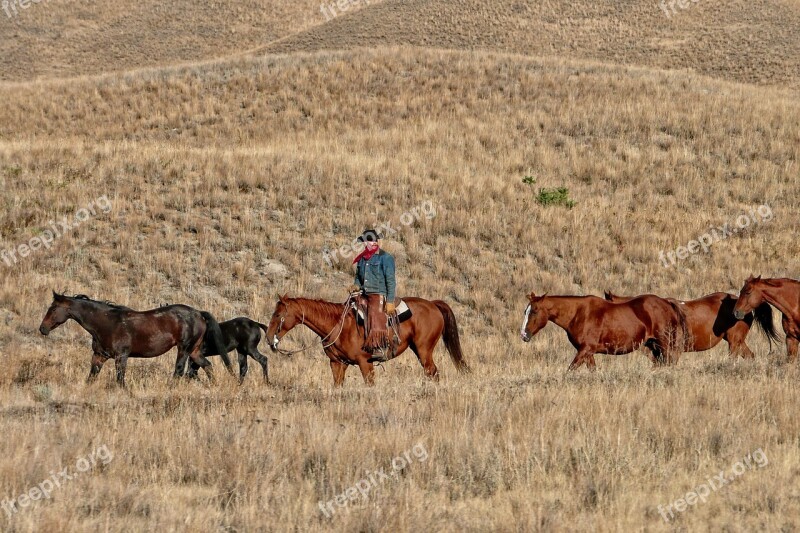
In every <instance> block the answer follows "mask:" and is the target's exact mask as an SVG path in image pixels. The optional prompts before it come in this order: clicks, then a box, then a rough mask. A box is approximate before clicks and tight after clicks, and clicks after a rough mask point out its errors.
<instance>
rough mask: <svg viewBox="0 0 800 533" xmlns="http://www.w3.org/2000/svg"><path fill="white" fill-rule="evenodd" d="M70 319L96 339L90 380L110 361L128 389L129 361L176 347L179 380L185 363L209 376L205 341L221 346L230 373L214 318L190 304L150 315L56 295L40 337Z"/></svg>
mask: <svg viewBox="0 0 800 533" xmlns="http://www.w3.org/2000/svg"><path fill="white" fill-rule="evenodd" d="M69 319H72V320H74V321H75V322H77V323H78V324H80V326H81V327H82V328H83V329H85V330H86V331H88V332H89V334H90V335H91V336H92V351H93V352H94V355H93V356H92V366H91V370H90V371H89V378H88V380H89V381H93V380H94V378H96V377H97V374H98V373H99V372H100V369H101V368H102V366H103V363H105V362H106V361H107V360H108V359H114V363H115V364H116V367H117V383H118V384H119V385H121V386H124V385H125V368H126V366H127V364H128V357H158V356H159V355H162V354H164V353H166V352H167V351H169V350H170V349H172V348H173V347H175V346H177V347H178V360H177V362H176V363H175V377H180V376H182V375H183V371H184V367H185V366H186V361H187V360H188V359H189V358H191V359H192V361H194V362H195V363H197V364H198V365H199V366H200V367H201V368H203V369H205V371H206V373H207V374H208V375H209V377H212V374H211V368H210V366H211V363H210V362H209V361H208V359H206V358H205V357H203V355H202V354H201V352H200V349H201V346H202V344H203V341H204V339H206V337H207V336H208V339H209V341H210V342H214V343H217V344H218V349H219V350H220V352H221V353H222V354H223V355H222V361H223V362H224V363H225V366H226V367H227V368H228V371H229V372H231V373H232V372H233V371H232V369H231V361H230V359H229V358H228V352H227V351H224V343H223V339H222V332H221V331H220V329H219V324H217V321H216V320H214V317H213V316H211V314H210V313H207V312H205V311H198V310H197V309H194V308H191V307H189V306H186V305H168V306H166V307H159V308H158V309H153V310H150V311H141V312H140V311H134V310H133V309H130V308H128V307H125V306H122V305H116V304H112V303H110V302H101V301H97V300H92V299H90V298H89V297H88V296H85V295H82V294H81V295H78V296H65V295H63V294H57V293H56V292H55V291H53V303H52V304H51V305H50V308H49V309H48V310H47V313H46V314H45V316H44V318H43V319H42V324H41V325H40V326H39V332H40V333H41V334H42V335H47V334H49V333H50V332H51V331H52V330H54V329H55V328H57V327H58V326H60V325H61V324H63V323H64V322H66V321H67V320H69Z"/></svg>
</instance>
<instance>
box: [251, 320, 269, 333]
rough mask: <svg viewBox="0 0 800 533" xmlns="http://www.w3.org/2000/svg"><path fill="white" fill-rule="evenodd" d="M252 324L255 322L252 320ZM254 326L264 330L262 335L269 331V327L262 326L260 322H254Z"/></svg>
mask: <svg viewBox="0 0 800 533" xmlns="http://www.w3.org/2000/svg"><path fill="white" fill-rule="evenodd" d="M253 322H256V321H255V320H253ZM256 325H257V326H258V327H260V328H261V329H263V330H264V335H266V334H267V332H268V331H269V326H267V325H266V324H262V323H261V322H256Z"/></svg>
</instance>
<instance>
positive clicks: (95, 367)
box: [86, 352, 106, 383]
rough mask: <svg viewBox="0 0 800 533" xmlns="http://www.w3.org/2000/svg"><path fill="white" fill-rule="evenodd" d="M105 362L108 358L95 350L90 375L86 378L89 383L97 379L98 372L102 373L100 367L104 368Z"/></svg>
mask: <svg viewBox="0 0 800 533" xmlns="http://www.w3.org/2000/svg"><path fill="white" fill-rule="evenodd" d="M105 362H106V358H105V356H104V355H103V354H101V353H99V352H94V354H93V355H92V367H91V368H90V369H89V377H88V378H86V382H87V383H92V382H93V381H94V380H95V379H97V374H99V373H100V369H102V368H103V363H105Z"/></svg>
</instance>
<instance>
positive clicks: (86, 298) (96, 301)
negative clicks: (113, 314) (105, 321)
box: [70, 294, 130, 310]
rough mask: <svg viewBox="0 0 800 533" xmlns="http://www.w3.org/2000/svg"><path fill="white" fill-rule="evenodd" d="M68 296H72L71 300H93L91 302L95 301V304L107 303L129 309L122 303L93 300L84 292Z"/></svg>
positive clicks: (118, 307)
mask: <svg viewBox="0 0 800 533" xmlns="http://www.w3.org/2000/svg"><path fill="white" fill-rule="evenodd" d="M70 298H72V299H73V300H86V301H88V302H93V303H96V304H103V305H107V306H108V307H113V308H114V309H125V310H128V309H130V307H126V306H124V305H121V304H117V303H114V302H112V301H111V300H95V299H93V298H89V297H88V296H87V295H85V294H76V295H75V296H71V297H70Z"/></svg>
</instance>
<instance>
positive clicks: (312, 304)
mask: <svg viewBox="0 0 800 533" xmlns="http://www.w3.org/2000/svg"><path fill="white" fill-rule="evenodd" d="M290 302H297V303H300V304H302V305H305V306H307V307H308V308H309V309H308V310H307V311H308V313H307V314H311V313H312V312H313V313H316V314H320V315H323V314H325V315H330V316H331V317H335V318H336V319H338V318H339V316H340V315H341V314H342V306H343V305H344V302H342V303H337V302H329V301H327V300H321V299H313V298H286V299H285V301H284V303H290Z"/></svg>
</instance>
